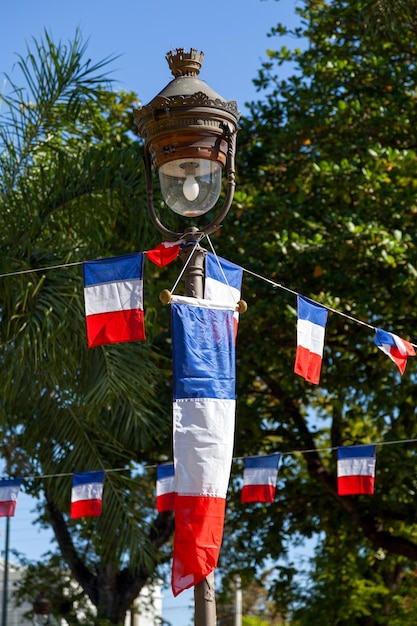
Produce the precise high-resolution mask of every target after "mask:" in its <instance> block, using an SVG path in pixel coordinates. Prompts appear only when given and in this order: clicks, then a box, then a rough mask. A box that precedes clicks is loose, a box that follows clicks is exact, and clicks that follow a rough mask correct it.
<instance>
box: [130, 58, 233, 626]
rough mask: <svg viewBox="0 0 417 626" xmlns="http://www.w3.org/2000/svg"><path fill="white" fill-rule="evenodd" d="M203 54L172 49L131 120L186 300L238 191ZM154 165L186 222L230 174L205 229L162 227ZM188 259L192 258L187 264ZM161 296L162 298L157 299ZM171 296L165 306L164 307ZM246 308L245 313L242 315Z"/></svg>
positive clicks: (195, 290) (211, 611)
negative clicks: (178, 247) (156, 88)
mask: <svg viewBox="0 0 417 626" xmlns="http://www.w3.org/2000/svg"><path fill="white" fill-rule="evenodd" d="M203 56H204V55H203V53H202V52H200V53H198V52H197V50H196V49H195V48H192V49H191V50H190V52H185V51H184V49H183V48H177V49H176V50H175V52H168V53H167V55H166V59H167V61H168V65H169V67H170V69H171V71H172V74H173V76H174V79H173V80H171V82H170V83H169V84H168V85H167V86H166V87H165V88H164V89H163V90H162V91H160V92H159V94H158V95H157V96H155V98H154V99H153V100H151V102H150V103H149V104H147V105H145V106H143V107H142V108H141V109H140V110H134V112H133V115H134V119H135V123H136V126H137V130H138V133H139V135H140V136H141V137H142V138H143V140H144V143H145V156H144V163H145V175H146V190H147V208H148V212H149V215H150V218H151V220H152V223H153V224H154V226H155V227H156V228H157V229H158V230H159V231H160V232H161V233H162V234H163V235H164V236H165V237H168V239H170V240H173V241H175V240H178V239H183V240H184V241H185V245H184V246H183V248H182V251H181V257H182V260H183V261H184V262H187V265H186V269H185V274H184V277H185V295H186V296H191V297H195V298H202V297H203V293H204V292H203V281H204V257H205V254H206V250H204V249H203V248H201V247H200V245H199V243H198V242H199V241H200V239H201V238H203V237H204V236H205V235H209V234H211V233H213V232H215V231H216V230H217V229H218V228H219V227H220V225H221V222H222V220H223V219H224V218H225V217H226V215H227V213H228V211H229V209H230V207H231V204H232V201H233V195H234V191H235V151H236V134H237V130H238V126H237V125H238V121H239V117H240V112H239V111H238V108H237V105H236V102H235V101H234V100H232V101H230V102H227V101H225V100H224V99H223V98H222V97H221V96H219V94H217V93H216V92H215V91H213V89H211V88H210V87H208V85H207V84H206V83H205V82H204V81H202V80H201V79H200V78H198V74H199V72H200V68H201V62H202V59H203ZM152 166H153V167H154V168H155V170H156V171H157V172H158V174H159V182H160V186H161V191H162V197H163V199H164V201H165V203H166V204H167V205H168V207H169V208H170V209H171V210H172V211H174V212H175V213H177V214H179V215H180V216H182V217H186V218H199V219H200V218H201V216H204V215H205V214H206V213H209V212H210V211H211V210H212V209H216V204H217V201H218V199H219V197H220V192H221V187H222V185H221V182H222V172H223V171H225V172H226V175H227V189H226V196H225V199H224V202H223V206H222V207H221V208H220V209H218V210H217V211H216V213H215V215H214V217H212V219H211V220H209V221H208V223H207V224H206V225H205V226H203V227H202V226H201V225H198V226H195V225H194V226H191V227H188V228H185V229H184V230H183V231H182V232H174V231H172V230H170V229H169V228H167V227H166V226H164V224H163V223H162V221H161V220H160V218H159V217H158V215H157V212H156V210H155V206H154V201H153V183H152ZM189 257H191V258H189ZM163 293H164V292H162V294H161V299H162V295H163ZM169 297H170V294H169V292H168V297H167V299H166V300H165V301H169ZM243 310H244V309H242V311H243ZM194 602H195V616H194V623H195V624H196V625H197V626H215V624H216V603H215V595H214V572H211V573H210V574H209V575H208V576H207V578H205V579H204V580H203V581H201V583H198V584H197V585H196V586H195V588H194Z"/></svg>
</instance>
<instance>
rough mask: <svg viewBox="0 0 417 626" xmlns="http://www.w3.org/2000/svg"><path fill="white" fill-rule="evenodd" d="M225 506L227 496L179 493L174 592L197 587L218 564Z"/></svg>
mask: <svg viewBox="0 0 417 626" xmlns="http://www.w3.org/2000/svg"><path fill="white" fill-rule="evenodd" d="M225 507H226V500H225V498H212V497H209V496H180V495H178V494H177V495H176V498H175V535H174V554H173V561H172V581H171V582H172V592H173V594H174V596H177V595H178V594H179V593H181V592H182V591H184V590H185V589H189V588H190V587H194V586H195V585H197V584H198V583H199V582H201V581H202V580H204V578H206V576H208V574H210V572H212V571H213V570H214V569H215V568H216V566H217V561H218V558H219V552H220V546H221V543H222V536H223V524H224V512H225Z"/></svg>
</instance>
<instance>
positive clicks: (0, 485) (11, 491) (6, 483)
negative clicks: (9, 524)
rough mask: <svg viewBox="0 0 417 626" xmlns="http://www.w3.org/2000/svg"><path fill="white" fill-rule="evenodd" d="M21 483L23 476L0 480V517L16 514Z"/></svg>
mask: <svg viewBox="0 0 417 626" xmlns="http://www.w3.org/2000/svg"><path fill="white" fill-rule="evenodd" d="M21 484H22V479H21V478H8V479H5V480H0V517H13V516H14V512H15V510H16V504H17V498H18V496H19V491H20V485H21Z"/></svg>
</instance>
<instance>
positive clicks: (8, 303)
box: [0, 32, 173, 624]
mask: <svg viewBox="0 0 417 626" xmlns="http://www.w3.org/2000/svg"><path fill="white" fill-rule="evenodd" d="M110 61H111V59H106V60H104V61H103V62H99V63H96V64H93V63H92V62H91V61H90V60H88V59H87V58H86V45H85V44H84V43H83V41H82V37H81V34H80V32H77V33H76V35H75V37H74V40H73V41H71V42H69V43H68V44H63V43H61V42H60V43H58V44H56V43H54V41H53V39H52V37H51V35H50V34H49V33H47V32H46V33H45V34H44V37H43V39H42V40H40V41H36V40H35V41H33V42H32V45H31V47H29V48H28V51H27V55H26V56H25V57H23V56H21V57H19V59H18V62H17V70H16V71H17V73H19V72H20V74H19V79H20V81H21V84H22V85H23V87H21V86H20V85H18V84H16V82H14V79H13V80H12V78H10V77H7V84H8V92H7V93H8V95H7V96H6V97H5V99H4V101H3V105H2V111H1V115H2V120H1V125H0V181H1V182H0V188H1V194H0V203H1V208H0V242H1V249H2V255H1V259H0V274H1V275H2V277H1V289H0V362H1V371H2V393H1V399H0V432H1V437H0V440H1V444H0V454H1V455H2V457H3V458H4V459H6V461H7V468H6V472H7V474H8V475H11V476H24V477H26V480H25V489H26V490H27V491H28V492H29V493H31V494H32V495H34V496H35V497H38V498H39V502H40V509H41V510H40V515H41V519H42V520H43V521H44V523H50V524H51V525H52V528H53V530H54V533H55V537H56V540H57V543H58V545H59V548H60V551H61V554H62V557H63V559H64V562H65V563H66V565H67V568H68V569H69V571H70V572H71V575H72V577H73V579H74V580H75V581H76V582H77V583H78V585H79V586H80V588H81V589H82V590H83V591H84V593H85V594H86V596H87V597H88V598H89V600H90V602H91V603H92V604H93V605H94V606H95V607H96V609H97V620H98V621H97V623H100V624H102V623H104V622H103V620H104V621H105V620H107V622H108V623H111V624H121V623H123V621H124V615H125V612H126V610H127V609H128V608H129V607H130V605H131V603H132V601H133V599H134V598H135V597H136V596H137V594H138V592H139V590H140V589H141V588H142V587H143V586H144V585H145V584H146V583H147V582H149V581H151V580H152V578H153V577H154V576H158V575H159V572H158V569H157V568H158V564H163V563H164V561H165V560H166V559H167V558H168V556H169V538H170V536H171V534H172V530H173V519H172V515H171V514H166V513H165V514H161V515H157V516H155V511H154V504H153V484H152V483H153V482H154V476H153V475H152V472H146V471H144V470H143V468H144V467H145V466H146V465H152V464H155V463H156V462H157V461H158V460H160V459H164V458H166V454H167V453H168V454H169V455H170V447H169V446H170V437H169V432H170V424H169V412H168V411H166V410H165V408H166V407H164V405H163V393H161V392H163V391H164V385H165V384H166V383H165V379H164V377H163V376H162V377H161V376H160V373H161V372H164V371H165V369H167V368H169V362H168V361H165V360H164V358H163V356H162V355H161V353H160V351H159V350H157V349H156V348H155V347H154V346H153V342H152V340H149V341H146V342H137V343H127V344H123V345H119V346H105V347H99V348H95V349H92V350H87V346H86V338H85V321H84V311H83V283H82V273H81V263H82V261H84V260H87V259H94V258H98V257H106V256H107V257H108V256H114V255H117V254H124V253H129V252H132V251H141V250H145V249H147V247H149V244H150V242H151V235H150V233H149V226H148V220H147V218H146V213H145V211H144V206H145V202H144V184H143V179H142V174H141V171H140V167H139V165H138V164H139V163H140V160H141V146H140V145H139V142H138V141H137V140H136V138H134V137H133V133H132V132H131V129H132V127H133V120H132V108H133V102H134V100H135V96H134V94H132V93H124V92H120V93H115V92H113V91H112V90H111V85H110V82H109V79H108V70H107V65H108V63H109V62H110ZM106 72H107V74H106ZM51 266H54V268H55V269H53V270H49V269H48V268H50V267H51ZM152 272H153V270H152V269H150V271H149V278H150V284H151V280H152ZM150 284H149V285H147V287H146V289H147V297H148V298H149V299H150V303H151V304H150V306H149V316H150V319H152V315H153V313H152V287H151V286H150ZM153 306H154V305H153ZM151 335H152V333H151ZM96 469H105V470H117V471H107V472H106V477H105V489H104V502H103V515H102V516H101V517H99V518H91V519H87V520H81V521H78V522H76V521H71V520H69V518H68V511H69V506H70V493H71V476H72V473H73V472H76V471H88V470H96ZM51 568H52V565H51ZM56 610H58V607H56ZM70 610H72V609H71V608H70ZM100 620H101V621H100Z"/></svg>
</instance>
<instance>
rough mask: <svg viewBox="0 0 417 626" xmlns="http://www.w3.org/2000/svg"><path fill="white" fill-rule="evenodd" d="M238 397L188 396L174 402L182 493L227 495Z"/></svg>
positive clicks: (178, 483)
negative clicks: (236, 398) (236, 399)
mask: <svg viewBox="0 0 417 626" xmlns="http://www.w3.org/2000/svg"><path fill="white" fill-rule="evenodd" d="M235 404H236V403H235V400H227V399H216V398H187V399H180V400H175V401H174V403H173V422H174V442H175V478H176V481H175V483H176V489H175V491H176V492H177V493H178V494H179V495H183V496H186V495H189V496H190V495H195V496H212V497H218V498H225V497H226V493H227V487H228V484H229V472H230V467H231V465H232V456H233V441H234V428H235Z"/></svg>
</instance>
